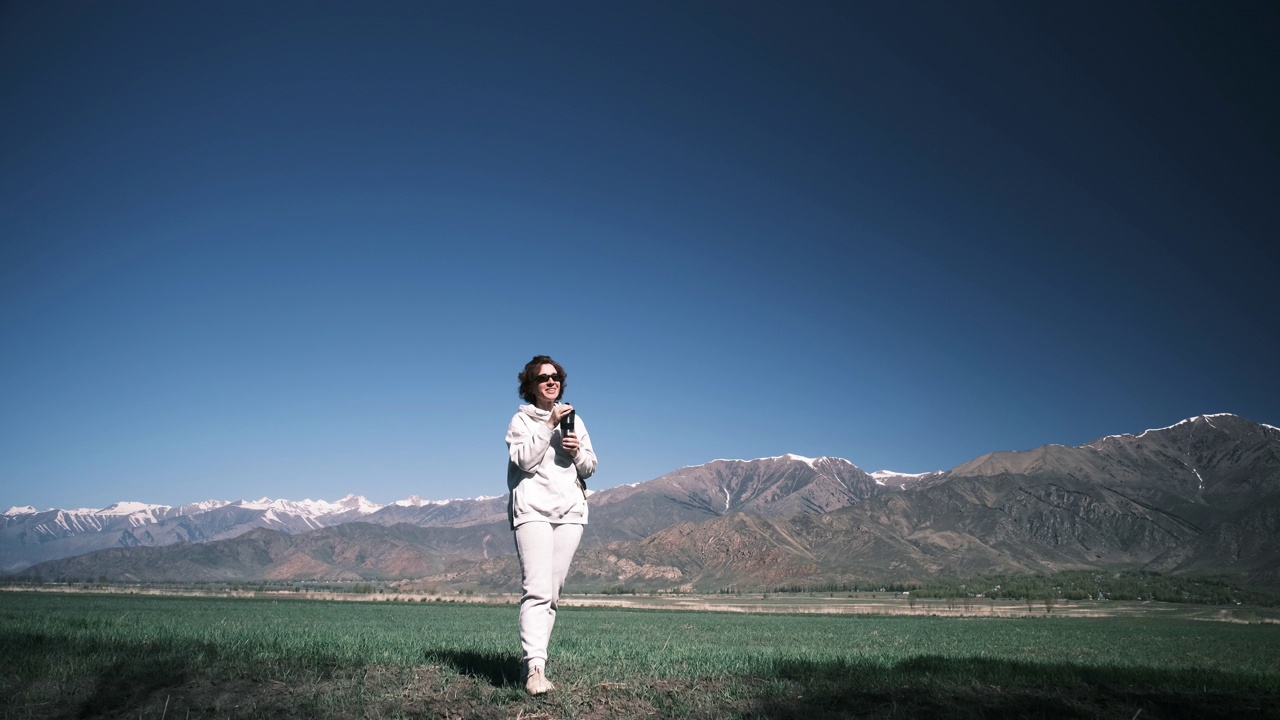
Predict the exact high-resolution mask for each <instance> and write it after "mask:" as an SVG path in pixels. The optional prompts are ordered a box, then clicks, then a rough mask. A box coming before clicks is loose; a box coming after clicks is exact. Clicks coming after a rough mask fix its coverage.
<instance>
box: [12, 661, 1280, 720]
mask: <svg viewBox="0 0 1280 720" xmlns="http://www.w3.org/2000/svg"><path fill="white" fill-rule="evenodd" d="M553 679H554V680H555V681H556V682H557V684H558V685H559V687H558V689H557V690H556V691H554V692H552V693H549V694H548V695H546V696H543V697H539V698H533V697H529V696H527V695H526V694H525V693H524V691H523V689H522V688H521V687H520V686H519V685H518V683H517V681H516V679H515V678H505V677H501V676H492V675H486V674H483V673H482V674H460V673H459V671H458V669H457V668H455V667H450V666H449V665H424V666H419V667H412V668H401V667H370V668H367V669H365V670H361V671H358V672H346V673H338V674H336V675H334V676H333V677H328V678H311V679H295V680H293V681H289V682H286V681H284V680H278V679H268V680H261V679H251V678H230V679H227V678H215V677H211V676H208V675H203V676H198V677H194V678H188V679H184V680H182V681H181V682H178V683H175V684H170V685H160V684H158V683H159V680H157V681H156V682H152V683H150V684H149V685H148V684H147V683H144V684H142V685H137V686H126V685H122V684H120V683H118V682H115V681H112V680H111V679H109V678H105V679H104V678H82V679H79V680H76V681H72V682H66V683H61V684H54V683H52V682H50V681H40V682H39V683H33V684H31V686H29V687H26V688H12V687H7V688H4V690H5V691H6V698H5V699H6V703H5V707H4V712H3V714H2V717H4V718H33V719H40V720H46V719H47V720H55V719H56V720H63V719H71V718H75V719H76V720H90V719H99V718H100V719H102V720H126V719H129V720H151V719H159V720H169V719H170V718H173V719H177V720H182V719H213V718H219V719H223V718H230V719H239V718H264V719H265V718H288V719H294V718H296V719H299V720H301V719H303V718H306V719H311V718H317V719H318V718H327V719H332V720H354V719H356V718H390V717H408V718H440V719H445V718H478V719H479V720H490V719H497V718H504V719H506V718H518V719H519V720H553V719H554V720H559V719H561V718H564V719H570V718H574V719H579V720H604V719H605V718H690V719H694V720H701V719H706V720H710V719H711V718H724V717H740V718H758V719H764V718H770V719H777V720H826V719H828V718H884V719H897V718H903V719H905V718H920V719H924V720H931V719H938V720H942V719H943V718H946V719H947V720H953V719H956V720H978V719H983V720H985V719H987V718H1008V717H1034V718H1050V719H1058V718H1081V719H1083V718H1102V719H1112V718H1114V719H1116V720H1133V719H1134V718H1139V719H1140V720H1162V719H1180V718H1197V719H1199V718H1204V719H1207V720H1219V719H1220V720H1228V719H1230V720H1252V719H1255V718H1257V719H1262V718H1276V717H1278V716H1280V715H1278V714H1277V711H1276V710H1275V708H1277V707H1280V696H1277V694H1274V693H1262V692H1254V693H1194V692H1186V693H1180V692H1148V691H1141V690H1135V689H1131V688H1125V687H1120V686H1116V687H1107V686H1075V687H1070V688H1054V689H1044V688H1035V689H1033V688H1018V687H999V686H994V685H983V684H980V683H974V684H973V685H972V686H969V687H962V688H951V689H949V690H946V691H939V690H937V689H924V688H919V689H912V688H901V687H899V688H894V689H890V690H885V691H874V690H868V689H866V688H865V687H858V685H859V683H857V682H854V681H853V679H852V678H850V679H848V680H847V681H845V682H839V681H833V679H832V678H822V679H818V678H789V679H780V678H776V677H771V678H722V679H700V680H687V679H674V680H669V679H650V680H645V681H642V682H604V683H595V684H585V683H575V682H573V680H572V679H563V678H553ZM15 690H17V692H16V693H15V692H14V691H15Z"/></svg>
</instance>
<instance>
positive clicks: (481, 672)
mask: <svg viewBox="0 0 1280 720" xmlns="http://www.w3.org/2000/svg"><path fill="white" fill-rule="evenodd" d="M426 659H427V661H428V662H435V663H439V664H441V665H445V666H448V667H451V668H453V669H454V670H457V671H458V672H459V673H462V674H463V675H468V676H470V677H476V678H481V679H483V680H485V681H487V682H488V683H489V684H490V685H492V686H494V687H506V686H508V685H515V684H517V683H519V682H520V656H519V655H516V654H515V653H481V652H470V651H467V650H432V651H431V652H428V653H427V654H426Z"/></svg>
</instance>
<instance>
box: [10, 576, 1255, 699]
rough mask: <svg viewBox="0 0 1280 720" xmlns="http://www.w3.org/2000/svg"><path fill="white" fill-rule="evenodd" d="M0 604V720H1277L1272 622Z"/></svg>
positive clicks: (206, 602)
mask: <svg viewBox="0 0 1280 720" xmlns="http://www.w3.org/2000/svg"><path fill="white" fill-rule="evenodd" d="M551 652H552V660H551V663H550V664H549V666H548V670H549V674H550V676H551V678H552V679H553V680H554V681H556V683H557V684H558V686H559V689H558V690H557V691H556V692H554V693H552V694H550V695H549V696H546V697H544V698H529V697H527V696H525V695H524V693H523V691H522V690H521V688H520V687H519V686H518V685H517V684H516V682H515V676H516V673H517V670H518V657H519V645H518V641H517V636H516V612H515V607H514V606H512V605H484V604H461V603H457V604H454V603H407V602H323V601H307V600H262V599H221V598H183V597H154V596H130V595H91V594H62V593H27V592H3V593H0V658H3V670H0V692H2V693H3V698H4V715H3V717H5V718H25V717H33V718H37V717H38V718H53V717H67V718H73V717H74V718H89V717H106V718H215V717H216V718H226V717H234V718H239V717H245V718H248V717H261V718H276V717H297V718H312V717H317V718H398V717H493V718H498V717H502V718H508V717H510V718H515V717H521V718H525V719H528V718H552V717H554V718H561V717H563V718H603V717H670V718H676V717H680V718H686V717H688V718H724V717H743V718H745V717H760V718H764V717H785V718H806V719H812V718H825V717H877V718H879V717H885V718H919V717H938V718H944V717H945V718H952V717H955V718H985V717H992V718H994V717H1045V718H1065V717H1081V718H1085V717H1115V718H1126V719H1130V718H1134V717H1140V718H1144V719H1145V718H1162V717H1197V718H1202V717H1209V718H1213V717H1221V718H1232V719H1233V720H1238V719H1239V718H1252V717H1259V718H1264V717H1280V710H1277V709H1276V708H1277V707H1278V706H1280V625H1277V624H1253V625H1247V624H1238V623H1223V622H1205V621H1195V620H1185V619H1170V618H1158V617H1153V618H1141V617H1139V618H1134V617H1127V618H1037V619H1026V618H940V617H885V616H866V615H820V614H806V615H792V614H746V613H717V612H682V611H655V610H628V609H614V608H580V607H570V608H563V609H562V610H561V612H560V615H559V619H558V621H557V627H556V632H555V636H554V638H553V641H552V648H551Z"/></svg>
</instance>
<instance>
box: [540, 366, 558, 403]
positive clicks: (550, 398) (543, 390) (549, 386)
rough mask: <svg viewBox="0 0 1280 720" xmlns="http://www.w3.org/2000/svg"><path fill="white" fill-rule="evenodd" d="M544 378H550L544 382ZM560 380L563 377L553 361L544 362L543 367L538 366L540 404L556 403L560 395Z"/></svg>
mask: <svg viewBox="0 0 1280 720" xmlns="http://www.w3.org/2000/svg"><path fill="white" fill-rule="evenodd" d="M543 378H548V379H547V380H546V381H545V382H543V381H542V379H543ZM560 382H561V378H560V375H559V373H558V372H556V366H555V365H552V364H551V363H543V364H542V367H540V368H538V389H537V392H536V396H537V398H538V404H539V405H554V404H555V402H556V400H557V399H558V398H559V397H560Z"/></svg>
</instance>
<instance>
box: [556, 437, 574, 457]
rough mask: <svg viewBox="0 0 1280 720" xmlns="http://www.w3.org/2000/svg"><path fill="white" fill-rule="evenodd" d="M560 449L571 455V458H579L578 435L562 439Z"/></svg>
mask: <svg viewBox="0 0 1280 720" xmlns="http://www.w3.org/2000/svg"><path fill="white" fill-rule="evenodd" d="M560 447H562V448H564V451H565V452H567V453H569V457H575V458H576V457H578V435H577V433H569V434H568V435H565V436H564V437H563V438H561V439H560Z"/></svg>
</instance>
